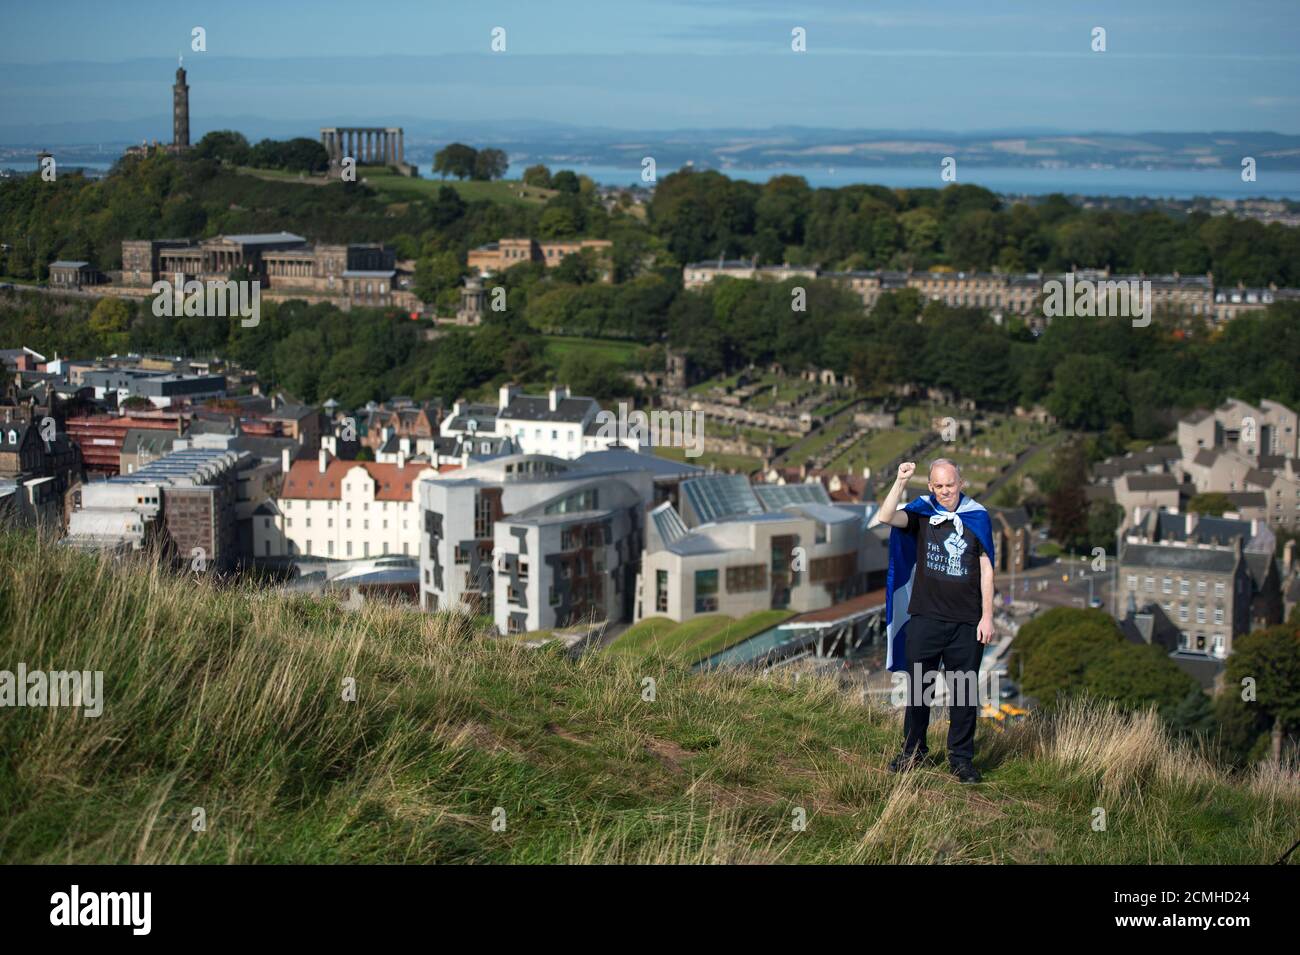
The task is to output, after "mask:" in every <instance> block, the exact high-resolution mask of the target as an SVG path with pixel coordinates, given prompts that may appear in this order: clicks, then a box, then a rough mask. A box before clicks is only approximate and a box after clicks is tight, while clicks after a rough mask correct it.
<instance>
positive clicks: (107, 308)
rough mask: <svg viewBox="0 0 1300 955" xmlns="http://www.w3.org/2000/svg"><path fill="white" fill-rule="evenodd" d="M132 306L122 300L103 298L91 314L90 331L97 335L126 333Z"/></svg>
mask: <svg viewBox="0 0 1300 955" xmlns="http://www.w3.org/2000/svg"><path fill="white" fill-rule="evenodd" d="M130 320H131V306H130V305H128V304H127V303H126V302H125V301H123V300H122V299H120V298H101V299H100V300H99V301H98V302H96V303H95V307H94V309H93V310H92V311H91V313H90V330H91V331H93V332H94V333H95V334H97V335H111V334H113V333H115V332H124V331H126V326H127V323H128V322H130Z"/></svg>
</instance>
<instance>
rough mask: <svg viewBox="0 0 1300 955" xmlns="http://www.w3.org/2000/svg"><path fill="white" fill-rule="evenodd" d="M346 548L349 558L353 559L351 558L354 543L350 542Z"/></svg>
mask: <svg viewBox="0 0 1300 955" xmlns="http://www.w3.org/2000/svg"><path fill="white" fill-rule="evenodd" d="M345 546H346V547H347V554H348V556H349V557H351V556H352V541H348V542H347V544H346V545H345Z"/></svg>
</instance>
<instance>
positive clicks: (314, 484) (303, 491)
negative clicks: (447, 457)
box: [280, 458, 433, 501]
mask: <svg viewBox="0 0 1300 955" xmlns="http://www.w3.org/2000/svg"><path fill="white" fill-rule="evenodd" d="M353 468H364V469H365V470H366V473H367V474H369V475H370V477H371V479H372V480H373V481H374V482H375V500H376V501H409V500H411V487H412V485H413V484H414V482H415V480H416V478H418V477H419V476H420V475H421V474H424V473H426V472H432V471H433V468H431V467H429V466H428V465H415V464H410V465H407V466H406V467H404V468H399V467H398V466H397V465H396V464H379V463H378V462H376V461H344V460H342V459H340V458H334V459H332V460H331V461H330V463H329V465H328V466H327V467H326V468H325V473H324V474H322V473H321V471H320V465H319V463H318V462H317V461H315V460H312V459H306V460H302V461H295V462H294V464H293V466H292V467H291V468H290V469H289V474H288V476H287V477H286V478H285V481H284V488H283V489H282V490H281V491H280V496H281V497H290V498H301V499H305V500H312V501H326V500H335V501H337V500H341V499H342V497H343V478H344V477H345V476H346V475H347V473H348V472H349V471H351V470H352V469H353Z"/></svg>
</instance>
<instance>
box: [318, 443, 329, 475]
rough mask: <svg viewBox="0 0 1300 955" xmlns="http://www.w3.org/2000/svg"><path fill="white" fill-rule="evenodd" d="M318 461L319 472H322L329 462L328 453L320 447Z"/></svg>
mask: <svg viewBox="0 0 1300 955" xmlns="http://www.w3.org/2000/svg"><path fill="white" fill-rule="evenodd" d="M318 461H319V463H320V473H321V474H324V473H325V469H326V468H328V467H329V464H330V453H329V452H328V451H326V450H325V449H324V448H321V451H320V455H319V457H318Z"/></svg>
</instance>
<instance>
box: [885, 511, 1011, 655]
mask: <svg viewBox="0 0 1300 955" xmlns="http://www.w3.org/2000/svg"><path fill="white" fill-rule="evenodd" d="M903 510H904V511H911V512H912V513H915V514H918V515H920V516H921V517H923V518H929V520H930V523H931V524H940V523H942V522H944V521H952V522H953V524H955V525H956V528H957V533H959V534H960V533H961V532H962V528H963V527H965V526H969V527H970V529H971V532H972V533H974V535H975V537H976V539H978V540H979V542H980V544H981V545H982V546H983V547H984V552H985V553H987V554H988V555H989V561H990V562H992V563H993V566H995V567H996V566H997V563H996V561H995V559H994V556H993V522H992V520H991V519H990V518H989V512H988V511H987V510H985V508H984V505H983V504H980V503H979V502H978V501H975V500H973V499H972V498H969V497H967V496H966V495H965V494H963V495H961V496H960V497H959V498H958V499H957V509H956V510H955V511H949V510H948V509H947V508H946V507H944V506H943V505H942V504H940V503H939V502H938V501H937V500H936V499H935V498H934V496H933V495H932V494H926V495H923V496H921V497H918V498H917V499H916V500H914V501H911V502H910V503H908V504H907V505H906V506H905V507H904V508H903ZM916 542H917V538H916V537H913V536H912V535H911V534H909V533H907V532H906V531H904V530H902V529H901V528H898V527H893V526H891V527H890V529H889V572H888V574H886V576H885V624H886V629H887V632H888V634H889V643H888V649H887V650H886V653H885V668H886V669H888V670H893V671H895V672H899V671H904V670H906V669H907V651H906V648H907V621H908V618H909V616H910V614H908V612H907V605H908V604H909V603H910V602H911V600H912V584H913V583H914V582H915V581H916Z"/></svg>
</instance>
